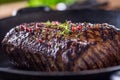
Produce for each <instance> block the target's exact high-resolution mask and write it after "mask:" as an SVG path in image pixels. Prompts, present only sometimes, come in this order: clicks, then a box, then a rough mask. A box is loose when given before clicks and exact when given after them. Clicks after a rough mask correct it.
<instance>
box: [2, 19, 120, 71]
mask: <svg viewBox="0 0 120 80" xmlns="http://www.w3.org/2000/svg"><path fill="white" fill-rule="evenodd" d="M119 45H120V30H119V29H117V28H115V27H114V26H113V25H109V24H106V23H104V24H91V23H72V22H70V21H66V22H65V23H60V22H57V21H53V22H36V23H35V22H34V23H25V24H21V25H18V26H16V27H14V28H12V29H11V30H10V31H9V32H8V33H7V34H6V36H5V38H4V39H3V41H2V46H3V49H4V51H5V52H6V55H7V56H8V58H9V60H10V61H11V62H12V63H13V64H14V65H16V66H19V67H27V68H29V69H33V70H40V71H81V70H90V69H100V68H106V67H110V66H115V65H119V64H120V58H119V57H120V46H119Z"/></svg>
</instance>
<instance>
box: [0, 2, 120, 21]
mask: <svg viewBox="0 0 120 80" xmlns="http://www.w3.org/2000/svg"><path fill="white" fill-rule="evenodd" d="M97 1H99V2H104V1H105V0H97ZM107 1H108V2H109V4H108V5H107V6H105V7H104V9H107V10H111V9H120V0H107ZM27 6H28V4H27V1H22V2H16V3H9V4H3V5H0V19H2V18H5V17H9V16H11V15H12V14H13V12H15V11H16V10H18V9H20V8H24V7H27Z"/></svg>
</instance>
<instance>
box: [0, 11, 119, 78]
mask: <svg viewBox="0 0 120 80" xmlns="http://www.w3.org/2000/svg"><path fill="white" fill-rule="evenodd" d="M47 20H50V21H52V20H58V21H60V22H64V21H65V20H71V21H72V22H91V23H109V24H112V25H115V26H116V27H120V11H103V10H89V9H83V10H74V11H62V12H59V11H50V12H35V13H29V14H25V15H18V16H14V17H9V18H6V19H2V20H0V42H1V41H2V39H3V37H4V36H5V34H6V32H8V31H9V30H10V29H11V28H12V27H14V26H16V25H19V24H21V23H28V22H36V21H37V22H38V21H39V22H40V21H47ZM18 57H19V56H18ZM118 70H120V66H119V65H118V66H115V67H110V68H105V69H99V70H89V71H81V72H40V71H30V70H27V69H19V68H16V67H14V66H13V65H11V64H10V62H9V61H8V60H7V57H6V56H5V55H4V52H3V51H2V50H1V46H0V77H1V78H4V79H17V80H18V79H20V80H21V79H33V80H36V79H39V80H46V79H51V80H55V79H56V80H61V79H70V80H76V79H79V80H80V79H82V80H96V79H97V80H109V77H110V76H111V74H113V73H114V72H115V71H118Z"/></svg>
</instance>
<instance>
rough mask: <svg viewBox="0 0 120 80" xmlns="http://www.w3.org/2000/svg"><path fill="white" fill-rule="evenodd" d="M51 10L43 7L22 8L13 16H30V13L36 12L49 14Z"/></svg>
mask: <svg viewBox="0 0 120 80" xmlns="http://www.w3.org/2000/svg"><path fill="white" fill-rule="evenodd" d="M49 11H51V9H50V8H49V7H46V6H43V7H27V8H22V9H19V10H17V11H14V12H13V16H17V15H23V14H28V13H35V12H49Z"/></svg>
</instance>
